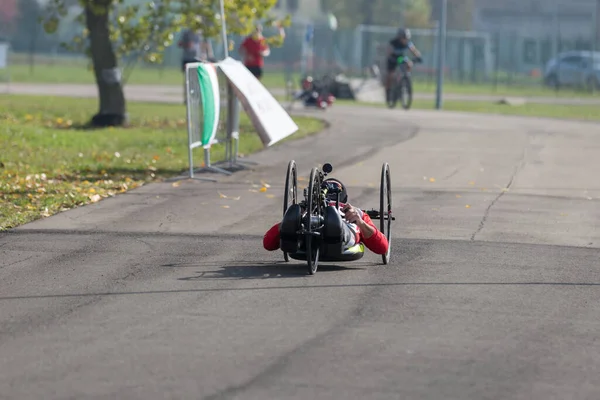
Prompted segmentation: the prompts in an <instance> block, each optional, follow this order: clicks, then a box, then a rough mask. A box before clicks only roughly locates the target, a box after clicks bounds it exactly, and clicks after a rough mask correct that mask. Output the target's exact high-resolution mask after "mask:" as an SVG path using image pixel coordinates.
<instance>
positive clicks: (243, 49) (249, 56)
mask: <svg viewBox="0 0 600 400" xmlns="http://www.w3.org/2000/svg"><path fill="white" fill-rule="evenodd" d="M277 27H278V29H279V35H280V36H281V37H282V38H285V31H284V29H283V27H282V26H281V25H280V24H279V23H278V24H277ZM239 52H240V55H241V56H242V60H243V63H244V65H245V66H246V68H248V70H249V71H250V72H251V73H252V75H254V76H255V77H256V79H258V80H260V79H261V78H262V75H263V67H264V64H265V61H264V58H265V57H268V56H269V55H270V54H271V49H270V48H269V44H268V43H267V40H266V39H265V37H264V36H263V34H262V25H260V24H259V25H257V26H256V29H255V30H254V32H252V33H251V34H250V35H249V36H247V37H246V39H244V41H243V42H242V44H241V45H240V48H239Z"/></svg>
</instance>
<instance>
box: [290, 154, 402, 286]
mask: <svg viewBox="0 0 600 400" xmlns="http://www.w3.org/2000/svg"><path fill="white" fill-rule="evenodd" d="M332 171H333V166H332V165H331V164H329V163H326V164H324V165H323V169H322V170H321V169H319V168H313V169H312V170H311V173H310V181H309V184H308V187H307V188H305V189H304V192H303V195H304V200H302V201H300V202H298V197H297V192H298V189H297V167H296V162H295V161H293V160H292V161H290V162H289V164H288V169H287V176H286V184H285V193H284V205H283V208H284V216H285V215H286V213H287V212H288V210H289V209H290V207H294V212H295V211H296V210H297V215H296V216H295V219H296V220H297V222H299V226H300V229H299V230H296V231H295V232H294V233H293V234H292V235H290V236H286V237H284V234H283V229H284V228H283V223H282V236H281V249H282V251H283V253H284V259H285V261H289V258H292V259H295V260H303V261H306V263H307V268H308V273H309V274H310V275H314V274H315V273H316V272H317V269H318V265H319V261H325V262H327V261H329V262H346V261H355V260H358V259H361V258H362V257H363V255H364V251H365V247H364V245H363V244H362V243H359V244H356V245H354V246H352V247H351V248H349V249H344V248H343V243H342V227H341V226H337V225H336V224H340V223H343V222H341V219H340V218H339V216H337V214H335V213H336V211H334V208H333V207H329V206H328V199H327V195H328V194H335V195H336V198H337V200H336V207H335V208H339V202H340V201H339V199H340V193H339V190H336V189H335V188H332V187H330V186H328V185H324V184H323V181H324V179H325V177H326V176H327V175H328V174H330V173H331V172H332ZM379 189H380V190H379V210H376V209H371V210H367V211H365V212H366V214H367V215H369V217H371V219H373V220H379V221H380V224H379V225H380V226H379V230H380V231H381V232H382V233H383V234H384V235H385V236H386V238H387V241H388V250H387V252H386V253H385V254H383V255H382V261H383V264H388V263H389V261H390V255H391V238H392V230H391V222H392V221H393V220H395V217H394V216H393V214H392V190H391V177H390V167H389V165H388V164H387V163H384V164H383V165H382V168H381V184H380V188H379ZM284 219H285V218H284ZM292 222H294V219H292Z"/></svg>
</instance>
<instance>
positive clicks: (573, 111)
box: [279, 97, 600, 121]
mask: <svg viewBox="0 0 600 400" xmlns="http://www.w3.org/2000/svg"><path fill="white" fill-rule="evenodd" d="M279 100H280V101H282V102H284V104H288V103H287V102H286V101H285V100H284V99H283V98H282V97H279ZM336 103H337V104H340V105H345V106H356V107H377V108H386V107H387V106H386V105H385V104H379V103H368V102H360V101H358V102H357V101H349V100H336ZM334 107H335V105H334ZM411 108H412V109H415V110H434V109H435V105H434V101H433V100H414V101H413V103H412V107H411ZM443 110H445V111H461V112H472V113H484V114H502V115H515V116H524V117H543V118H559V119H573V120H586V121H600V112H598V106H597V105H565V104H537V103H526V104H524V105H522V106H509V105H502V104H496V103H491V102H485V101H457V100H445V101H444V105H443ZM390 112H410V110H408V111H404V110H403V109H402V106H401V105H400V103H398V105H397V106H396V109H394V110H390Z"/></svg>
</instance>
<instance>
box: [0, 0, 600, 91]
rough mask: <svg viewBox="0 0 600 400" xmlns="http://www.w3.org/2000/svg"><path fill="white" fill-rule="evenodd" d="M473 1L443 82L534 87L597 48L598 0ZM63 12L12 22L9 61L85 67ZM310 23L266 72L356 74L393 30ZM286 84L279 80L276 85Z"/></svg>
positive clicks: (429, 38) (451, 41)
mask: <svg viewBox="0 0 600 400" xmlns="http://www.w3.org/2000/svg"><path fill="white" fill-rule="evenodd" d="M27 1H29V0H27ZM477 3H482V4H484V3H489V4H490V5H489V6H487V8H486V7H484V6H476V8H477V9H476V10H474V11H473V15H474V27H475V28H476V30H473V31H457V30H453V31H449V32H448V38H447V51H446V60H445V61H446V71H445V74H446V82H461V83H476V84H489V85H493V86H497V85H506V86H517V85H518V86H523V85H526V84H531V85H539V84H540V82H541V81H542V78H543V72H544V68H545V66H546V64H547V63H548V61H549V60H550V59H552V58H554V57H556V56H557V55H558V54H560V53H562V52H565V51H568V50H574V49H576V50H594V49H595V50H598V48H599V46H598V38H599V36H600V34H599V30H598V14H599V12H598V2H597V1H596V0H560V1H559V0H552V1H550V0H548V1H544V2H537V3H536V2H533V1H527V0H524V1H522V2H518V4H516V5H515V4H513V5H506V4H504V3H503V2H502V1H500V2H498V1H496V2H494V1H481V2H477ZM511 4H512V3H511ZM536 4H537V5H536ZM536 7H537V8H536ZM39 12H40V11H39V10H37V11H35V12H32V13H31V18H32V19H35V18H37V17H38V15H37V14H36V13H38V14H39ZM74 16H75V15H70V16H69V17H68V18H73V17H74ZM68 18H67V20H64V21H63V22H62V23H61V26H60V30H59V31H58V32H57V33H56V34H54V35H49V34H46V33H45V32H44V31H43V29H42V27H41V26H40V25H39V23H37V22H36V23H33V22H31V21H30V22H29V25H28V24H25V23H19V24H17V25H15V26H14V27H15V29H13V31H12V32H9V33H8V35H10V36H9V40H10V44H11V48H12V51H13V52H14V54H13V57H12V60H11V62H12V64H19V65H22V64H29V65H30V66H32V67H33V66H34V65H35V63H36V62H38V61H37V60H39V57H37V56H39V55H43V56H44V57H45V62H47V63H60V62H63V61H64V60H65V59H67V58H68V57H69V58H68V59H69V60H73V59H76V60H80V62H81V64H82V68H83V67H84V65H85V61H84V58H83V56H81V55H74V54H70V53H69V52H67V51H66V50H64V49H62V48H61V47H60V43H61V42H62V41H67V42H68V41H70V39H71V38H72V37H73V36H74V35H75V34H77V33H79V32H80V31H81V29H82V27H81V26H80V25H79V24H77V23H75V22H74V21H72V22H69V19H68ZM301 20H302V19H296V21H301ZM313 28H314V34H313V35H312V40H310V41H307V40H306V33H307V26H306V24H305V23H304V22H296V23H294V24H293V25H292V26H291V27H289V28H287V30H286V31H287V37H286V40H285V44H284V46H282V47H280V48H274V49H272V54H271V55H270V57H269V58H268V59H267V60H266V68H265V69H266V70H267V72H268V71H280V72H284V73H285V80H288V79H293V80H294V81H296V80H297V79H298V78H299V77H300V75H301V74H303V73H305V72H308V73H311V74H314V75H320V74H324V73H329V72H335V71H342V72H345V73H346V74H348V75H352V76H361V75H364V73H365V68H366V67H368V66H369V65H372V64H373V63H377V62H380V61H381V57H382V50H383V46H385V44H386V43H387V42H388V41H389V40H390V39H391V37H392V36H393V35H394V32H395V31H396V29H397V27H391V26H389V27H385V26H365V25H361V26H358V27H357V28H355V29H339V30H336V31H333V30H331V29H330V27H329V26H328V25H326V24H325V23H321V24H315V25H314V27H313ZM413 32H414V42H415V44H416V45H417V47H418V48H419V49H420V50H421V51H422V53H423V55H424V63H423V64H422V65H420V66H418V68H417V69H416V71H415V79H433V78H432V77H433V76H435V72H436V71H435V68H436V65H437V63H436V61H437V60H436V59H435V57H436V54H437V51H436V46H437V31H436V28H435V22H434V23H433V24H432V27H431V29H414V30H413ZM265 33H266V34H267V35H269V34H272V33H274V29H273V30H272V31H269V29H267V30H266V32H265ZM231 39H233V41H234V43H235V44H234V49H233V51H232V52H231V55H232V56H233V57H236V58H237V57H238V53H237V47H238V46H239V44H240V43H241V41H242V38H241V37H232V38H231ZM176 41H177V40H176ZM213 48H214V50H215V55H216V56H217V58H219V57H220V56H221V55H222V54H221V53H222V46H221V45H220V44H219V41H218V40H215V41H214V43H213ZM180 55H181V52H180V49H179V48H177V46H175V45H174V46H171V47H169V48H168V49H166V52H165V61H164V64H163V65H161V66H150V65H144V64H143V63H141V62H140V63H138V64H137V65H136V67H137V68H139V67H144V68H157V69H161V68H163V69H164V68H179V67H180ZM307 55H308V56H309V57H307ZM73 57H75V58H73ZM69 62H71V61H69ZM284 85H285V81H284V79H282V83H281V86H282V87H283V86H284Z"/></svg>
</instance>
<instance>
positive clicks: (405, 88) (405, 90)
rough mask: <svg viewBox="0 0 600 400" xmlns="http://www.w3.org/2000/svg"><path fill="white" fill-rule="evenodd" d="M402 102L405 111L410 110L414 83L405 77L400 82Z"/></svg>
mask: <svg viewBox="0 0 600 400" xmlns="http://www.w3.org/2000/svg"><path fill="white" fill-rule="evenodd" d="M399 92H400V100H401V102H402V108H404V109H405V110H408V109H410V106H411V105H412V81H411V80H410V78H409V77H407V76H405V77H404V78H402V80H401V81H400V88H399Z"/></svg>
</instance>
